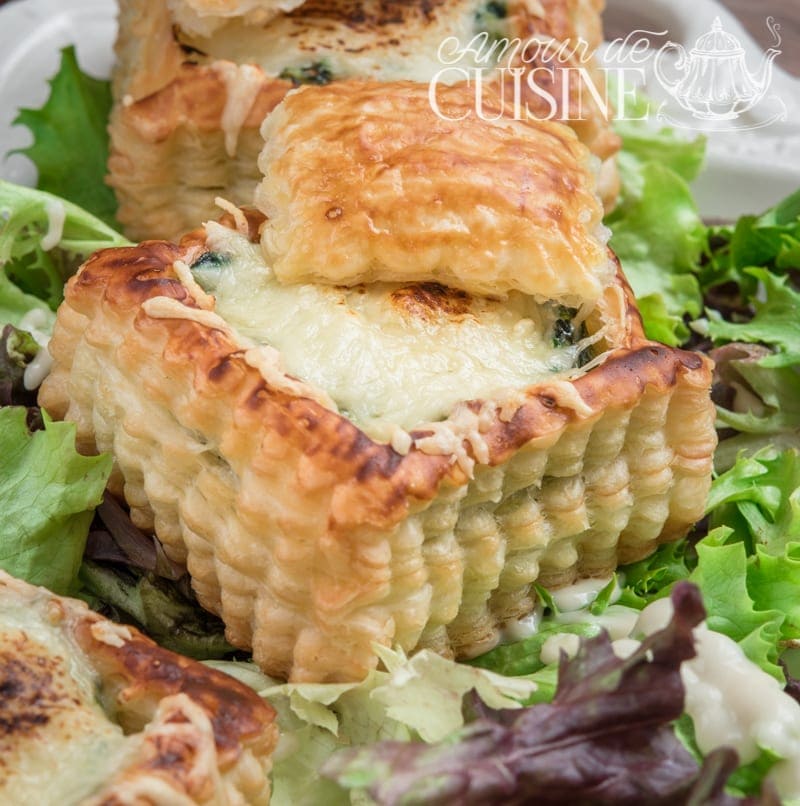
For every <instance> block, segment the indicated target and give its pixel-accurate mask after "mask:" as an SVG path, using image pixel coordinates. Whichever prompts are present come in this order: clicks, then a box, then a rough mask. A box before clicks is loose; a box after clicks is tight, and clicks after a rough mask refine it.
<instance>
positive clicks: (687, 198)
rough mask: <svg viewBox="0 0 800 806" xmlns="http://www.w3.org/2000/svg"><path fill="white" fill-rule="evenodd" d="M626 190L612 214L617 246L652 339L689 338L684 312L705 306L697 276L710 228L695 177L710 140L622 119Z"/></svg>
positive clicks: (677, 341)
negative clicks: (699, 209)
mask: <svg viewBox="0 0 800 806" xmlns="http://www.w3.org/2000/svg"><path fill="white" fill-rule="evenodd" d="M616 128H617V131H618V133H619V134H620V135H621V137H622V141H623V149H622V151H621V152H620V155H619V168H620V177H621V181H622V189H621V193H620V200H619V203H618V205H617V207H616V209H615V210H614V211H613V212H612V213H611V214H610V215H609V216H608V217H607V218H606V224H607V225H608V226H609V227H610V228H611V232H612V237H611V246H612V248H613V249H614V251H615V252H616V253H617V256H618V257H619V259H620V261H621V263H622V268H623V270H624V271H625V276H626V277H627V278H628V281H629V282H630V284H631V286H632V288H633V291H634V293H635V294H636V297H637V300H638V302H639V309H640V312H641V314H642V317H643V319H644V324H645V330H646V332H647V335H648V336H649V337H650V338H653V339H656V340H658V341H661V342H664V343H665V344H670V345H673V346H674V345H678V344H680V343H682V342H684V341H685V340H686V339H687V338H688V336H689V330H688V327H687V326H686V324H685V322H684V318H685V317H687V316H688V317H691V318H695V317H697V316H699V315H700V312H701V310H702V296H701V294H700V285H699V283H698V279H697V276H696V272H697V270H698V268H699V263H700V258H701V255H702V254H703V252H704V251H705V248H706V242H707V233H706V228H705V226H704V225H703V222H702V221H701V220H700V217H699V215H698V212H697V207H696V205H695V202H694V199H693V197H692V193H691V191H690V189H689V186H688V184H687V183H688V182H689V181H691V180H692V179H693V178H694V177H695V176H696V175H697V174H698V172H699V171H700V169H701V167H702V164H703V160H704V157H705V140H704V139H703V138H702V137H698V138H697V139H695V140H686V139H684V138H682V137H681V136H679V135H678V134H677V133H675V132H674V131H672V130H670V129H666V128H665V129H660V130H654V129H652V128H650V127H649V126H648V125H647V124H646V123H645V122H636V121H620V122H618V123H617V124H616Z"/></svg>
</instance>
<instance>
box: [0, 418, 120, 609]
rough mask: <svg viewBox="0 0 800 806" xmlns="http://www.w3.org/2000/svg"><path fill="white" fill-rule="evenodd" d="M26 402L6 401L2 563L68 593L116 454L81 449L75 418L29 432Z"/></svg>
mask: <svg viewBox="0 0 800 806" xmlns="http://www.w3.org/2000/svg"><path fill="white" fill-rule="evenodd" d="M26 416H27V410H26V409H25V408H24V407H20V406H7V407H3V408H0V513H2V514H1V515H0V567H2V568H3V569H4V570H6V571H8V573H10V574H12V575H13V576H16V577H19V578H20V579H24V580H26V581H28V582H31V583H33V584H35V585H44V586H45V587H47V588H50V590H52V591H54V592H56V593H60V594H64V593H70V592H74V591H75V588H76V580H77V573H78V568H79V567H80V564H81V557H82V555H83V549H84V546H85V544H86V536H87V533H88V530H89V524H90V522H91V520H92V513H93V511H94V508H95V507H96V506H97V505H98V504H99V503H100V500H101V498H102V495H103V489H104V488H105V485H106V481H107V480H108V476H109V474H110V472H111V457H109V456H81V455H80V454H79V453H78V452H77V451H76V450H75V425H74V424H72V423H60V422H53V421H52V420H50V418H49V417H47V415H46V414H45V415H44V429H43V430H40V431H34V432H31V431H29V430H28V426H27V424H26Z"/></svg>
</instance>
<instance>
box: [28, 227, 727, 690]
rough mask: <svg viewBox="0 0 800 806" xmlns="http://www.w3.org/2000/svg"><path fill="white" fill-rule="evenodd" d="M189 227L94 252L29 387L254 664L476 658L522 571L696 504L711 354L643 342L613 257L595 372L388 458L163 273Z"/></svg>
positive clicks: (661, 524)
mask: <svg viewBox="0 0 800 806" xmlns="http://www.w3.org/2000/svg"><path fill="white" fill-rule="evenodd" d="M259 223H260V221H259V220H258V219H256V218H252V217H251V219H250V227H251V237H253V238H255V237H257V228H258V225H259ZM204 242H205V233H204V231H202V230H201V231H198V232H196V233H194V234H193V235H191V236H189V237H187V238H186V239H185V240H184V241H183V243H182V244H181V245H180V246H176V245H172V244H168V243H164V242H147V243H144V244H142V245H141V246H139V247H137V248H133V249H116V250H107V251H104V252H101V253H98V254H97V255H95V256H94V257H93V258H91V259H90V260H89V261H88V262H87V263H86V264H85V265H84V267H83V268H82V270H81V272H80V273H79V274H78V276H77V277H75V278H73V279H72V280H70V282H69V284H68V286H67V290H66V301H65V303H64V304H63V305H62V307H61V309H60V311H59V314H58V322H57V325H56V330H55V334H54V337H53V341H52V342H51V351H52V353H53V357H54V359H55V366H54V370H53V373H52V374H51V375H50V377H49V378H48V379H47V380H46V382H45V384H44V386H43V387H42V390H41V393H40V403H41V404H42V405H43V406H44V407H45V408H47V410H48V411H50V412H51V413H52V414H54V415H55V416H57V417H64V418H67V419H70V420H73V421H75V422H76V423H77V427H78V437H79V440H81V445H82V448H83V450H86V451H93V450H112V451H113V453H114V455H115V459H116V463H117V473H116V476H115V480H116V482H115V483H116V485H117V491H118V492H120V493H123V492H124V494H125V496H126V498H127V500H128V502H129V503H130V505H131V509H132V515H133V517H134V518H135V519H136V520H137V521H138V523H140V524H141V525H142V526H144V527H152V526H155V528H156V531H157V533H158V534H159V536H160V538H161V540H162V542H163V543H164V544H165V546H166V548H167V550H168V552H169V553H170V554H171V556H173V557H175V558H177V559H182V560H186V561H187V563H188V567H189V571H190V573H191V575H192V578H193V585H194V588H195V590H196V592H197V595H198V598H199V599H200V601H201V603H202V604H203V605H204V606H205V607H207V608H209V609H211V610H213V611H215V612H217V613H219V614H220V615H221V616H222V618H223V619H224V621H225V623H226V626H227V635H228V639H229V640H230V641H232V642H233V643H234V644H235V645H237V646H242V647H252V649H253V652H254V657H255V660H256V661H257V662H258V663H259V664H260V665H261V666H262V667H263V668H264V669H265V670H267V671H268V672H269V673H272V674H276V675H281V676H288V677H290V678H291V679H293V680H317V681H320V680H355V679H359V678H361V677H363V675H364V674H365V673H366V671H367V670H368V669H369V668H371V667H374V665H375V663H376V658H375V655H374V652H373V650H372V642H374V641H377V642H379V643H382V644H385V645H390V644H398V645H400V646H402V647H403V648H405V649H406V650H412V649H414V648H415V647H421V646H429V647H433V648H435V649H437V650H438V651H441V652H444V653H450V654H453V653H454V654H456V655H458V656H461V657H463V656H469V655H472V654H476V653H478V652H480V651H481V650H485V649H486V648H488V647H490V646H491V645H493V643H495V642H496V641H497V638H498V627H499V625H501V624H502V623H503V622H504V621H505V620H507V619H509V618H514V617H518V616H520V615H522V614H524V613H526V612H529V610H530V609H531V608H532V606H533V597H534V594H533V592H532V588H531V583H532V582H533V581H534V580H536V581H538V582H540V583H541V584H544V585H550V586H553V585H563V584H567V583H569V582H572V581H573V580H574V579H575V578H576V577H579V576H601V575H605V574H609V573H610V572H611V571H612V570H613V569H614V568H615V567H616V565H617V564H618V563H621V562H630V561H633V560H637V559H640V558H642V557H644V556H646V555H647V554H649V553H650V552H651V551H653V550H654V548H655V547H656V546H657V545H658V544H659V543H660V542H662V541H666V540H671V539H675V538H677V537H679V536H681V535H682V534H683V533H685V531H686V529H687V528H688V527H689V526H690V525H691V524H692V523H694V522H695V521H696V519H697V518H698V517H700V516H701V515H702V512H703V509H704V506H705V498H706V494H707V491H708V488H709V484H710V474H711V462H712V454H713V451H714V447H715V444H716V434H715V430H714V407H713V405H712V403H711V401H710V398H709V386H710V380H711V373H710V368H709V362H708V361H707V360H706V359H705V358H704V357H702V356H700V355H696V354H693V353H687V352H682V351H679V350H672V349H669V348H667V347H664V346H663V345H660V344H656V343H653V342H649V341H647V340H646V339H645V338H644V336H643V332H642V326H641V321H640V319H639V316H638V313H637V312H636V308H635V306H634V302H633V298H632V295H631V293H630V289H629V288H628V286H627V284H626V283H625V281H624V278H623V277H622V275H621V273H620V274H618V275H617V278H616V280H615V281H614V282H613V283H612V284H611V285H610V286H609V288H608V289H607V290H606V293H605V295H604V297H603V299H602V300H601V303H600V305H599V307H598V310H597V312H596V313H595V314H594V315H593V318H592V320H590V321H589V327H590V330H592V331H595V330H597V329H598V328H599V327H600V326H601V325H602V324H605V325H606V326H607V327H608V328H609V330H608V333H607V336H606V340H607V342H608V344H607V345H606V346H607V347H609V348H610V349H611V350H612V352H611V353H610V354H609V356H608V358H607V359H606V361H605V362H604V363H603V364H602V365H601V366H599V367H596V368H595V369H592V370H591V371H588V372H586V373H585V374H583V375H580V376H579V377H577V378H576V379H575V380H573V381H571V382H565V381H563V382H552V383H543V384H538V385H535V386H532V387H530V388H529V389H526V390H523V391H521V392H520V395H519V397H518V399H516V401H510V402H509V401H505V402H504V403H503V404H502V405H501V404H500V403H497V402H494V401H491V400H484V401H481V400H477V401H471V402H467V403H465V404H463V405H462V406H460V407H458V409H457V411H455V412H454V414H453V415H452V416H451V417H450V418H449V420H447V421H445V422H444V423H442V424H435V425H431V426H425V427H423V428H421V429H417V430H415V431H412V432H411V438H412V441H413V445H412V447H411V449H410V450H409V451H408V452H407V453H406V454H401V453H398V452H397V451H396V450H395V449H393V448H392V447H391V446H390V445H386V444H379V443H376V442H374V441H373V440H371V439H370V438H369V437H367V436H366V435H365V434H364V433H363V432H361V431H360V430H359V429H358V428H357V427H356V426H355V425H353V424H352V423H351V422H350V421H349V420H347V419H346V418H345V417H343V416H341V415H339V414H337V413H336V412H334V411H331V410H329V409H327V408H324V407H323V406H321V405H320V404H318V403H316V402H314V401H313V400H311V399H309V398H307V397H302V396H300V395H296V394H292V393H290V392H288V391H285V385H284V384H281V383H275V382H274V381H272V382H267V381H265V379H264V377H263V376H262V374H261V373H260V371H259V370H257V369H255V368H254V367H253V366H251V364H250V363H248V362H247V360H246V355H247V348H246V347H243V346H242V344H241V343H240V341H239V340H238V338H237V336H236V334H234V333H232V332H231V331H230V330H229V329H228V328H227V327H226V325H225V323H224V322H222V321H221V320H219V319H215V318H214V316H213V312H212V311H207V310H202V309H201V308H200V304H199V303H198V302H196V301H195V300H194V299H193V298H192V294H191V292H190V289H188V288H187V287H186V286H184V285H183V284H182V283H181V282H180V281H179V280H178V278H177V276H176V274H175V272H174V269H173V264H174V262H175V261H176V260H178V259H180V260H183V261H185V262H186V263H188V264H191V263H192V262H193V261H194V260H195V259H197V258H198V257H199V256H200V255H201V254H202V253H203V252H204V251H205V245H204ZM158 298H161V299H158ZM164 298H167V299H166V300H165V299H164ZM465 459H466V461H464V460H465ZM470 471H472V472H471V477H470Z"/></svg>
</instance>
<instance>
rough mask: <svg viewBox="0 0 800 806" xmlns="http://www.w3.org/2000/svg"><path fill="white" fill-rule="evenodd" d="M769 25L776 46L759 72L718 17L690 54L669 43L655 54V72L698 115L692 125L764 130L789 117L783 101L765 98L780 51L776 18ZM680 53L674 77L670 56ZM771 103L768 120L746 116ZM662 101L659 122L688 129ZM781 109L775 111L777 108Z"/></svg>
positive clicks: (681, 103) (778, 28) (681, 104)
mask: <svg viewBox="0 0 800 806" xmlns="http://www.w3.org/2000/svg"><path fill="white" fill-rule="evenodd" d="M767 27H768V29H769V31H770V33H771V34H772V36H773V39H774V43H773V46H772V47H770V48H769V50H767V52H766V53H764V54H763V56H762V59H761V64H760V66H759V68H758V70H757V71H756V72H755V73H753V72H751V71H750V69H749V68H748V65H747V60H746V57H745V51H744V48H743V47H742V45H741V43H740V42H739V40H738V39H737V38H736V37H735V36H733V34H730V33H728V32H727V31H725V30H724V29H723V27H722V22H721V20H720V18H719V17H717V18H716V19H715V20H714V22H713V24H712V26H711V30H710V31H708V32H707V33H705V34H703V35H702V36H701V37H699V38H698V40H697V42H696V43H695V46H694V47H693V48H692V50H691V51H690V52H689V53H687V52H686V50H685V49H684V47H683V46H682V45H679V44H676V43H674V42H668V43H667V44H666V45H664V46H663V47H662V48H661V49H660V50H659V51H658V53H657V54H656V57H655V60H654V62H653V69H654V72H655V76H656V78H657V80H658V82H659V83H660V84H661V86H662V87H663V88H664V90H666V92H668V93H669V94H670V95H671V96H672V98H674V99H675V101H677V102H678V104H679V105H680V106H681V108H682V109H684V110H685V111H686V112H689V113H690V114H691V116H692V118H693V119H694V122H693V123H692V124H691V128H698V129H706V128H707V129H713V130H714V131H720V130H723V131H724V130H734V129H736V130H743V129H753V128H762V127H764V126H768V125H769V124H771V123H774V122H775V121H776V120H779V119H785V118H786V107H785V106H784V105H783V103H782V101H780V99H778V98H775V97H774V96H769V97H768V96H767V92H768V91H769V87H770V83H771V81H772V66H773V63H774V61H775V59H776V58H777V57H778V56H779V55H780V54H781V52H782V51H780V50H778V46H779V45H780V44H781V36H780V33H779V32H780V25H778V24H777V23H776V22H775V20H774V18H773V17H769V18H768V19H767ZM670 53H673V54H674V53H677V56H678V59H677V62H675V64H674V69H673V71H672V72H673V73H674V74H673V75H669V74H668V71H667V69H666V66H665V59H666V56H667V54H670ZM762 102H764V106H767V105H768V104H767V102H769V105H770V106H771V109H772V114H771V116H770V115H769V113H767V118H766V119H765V118H764V115H763V114H762V115H761V116H760V120H756V121H755V122H754V121H753V119H752V118H750V119H747V118H744V119H743V117H742V116H743V115H745V113H747V112H750V111H751V110H755V108H756V107H758V106H759V104H762ZM668 104H669V102H666V101H665V102H664V103H663V104H662V105H661V108H660V109H659V112H658V116H659V119H661V120H666V121H667V122H669V123H671V124H673V125H677V126H683V127H684V128H687V124H686V123H685V122H681V121H679V120H675V119H672V117H671V116H670V115H669V114H668V113H667V111H666V108H667V106H668ZM776 109H777V111H775V110H776Z"/></svg>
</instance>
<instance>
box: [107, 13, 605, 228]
mask: <svg viewBox="0 0 800 806" xmlns="http://www.w3.org/2000/svg"><path fill="white" fill-rule="evenodd" d="M490 7H491V8H496V9H505V10H504V12H503V14H504V15H503V16H501V17H497V18H492V17H491V14H490V15H489V16H488V17H487V13H488V12H487V9H488V8H490ZM601 9H602V2H600V1H599V0H578V1H577V2H573V1H572V0H569V1H568V0H545V2H539V0H511V1H510V2H509V3H507V4H505V5H504V4H503V3H487V2H485V0H433V1H432V2H424V3H423V2H416V1H415V2H399V0H398V1H397V2H385V1H384V0H363V1H362V2H357V1H356V0H334V2H315V1H314V0H308V1H307V2H306V3H304V4H303V5H302V6H301V7H300V8H298V9H296V10H295V11H294V12H292V13H290V14H280V15H278V16H277V17H276V18H274V19H273V20H271V21H270V22H268V23H266V24H264V25H248V24H245V22H243V21H241V20H230V21H228V22H227V23H225V25H223V26H222V27H221V28H219V29H218V30H216V31H215V32H214V33H213V35H211V36H207V37H197V36H191V35H188V34H187V33H186V32H185V31H183V30H181V27H180V25H178V24H176V20H175V18H174V15H173V14H172V13H171V12H170V10H169V8H168V7H167V5H166V4H165V3H163V2H160V0H122V2H121V3H120V26H119V38H118V40H117V44H116V51H117V64H116V66H115V69H114V75H113V92H114V99H115V105H114V110H113V113H112V118H111V127H110V132H111V157H110V161H109V182H110V184H111V185H112V186H113V187H114V189H115V192H116V194H117V198H118V200H119V204H120V210H119V216H118V217H119V220H120V221H121V222H122V224H123V225H124V228H125V231H126V233H127V234H128V236H129V237H131V238H134V239H141V238H147V237H166V238H178V237H180V235H181V234H182V233H184V232H186V231H187V230H189V229H191V228H192V227H194V226H196V223H197V222H198V221H202V220H204V219H207V218H210V217H212V216H213V215H214V214H215V213H214V198H215V197H216V196H219V195H221V196H224V197H225V198H227V199H229V200H231V201H233V202H234V203H236V204H252V198H253V196H252V194H253V190H254V188H255V185H256V183H257V181H258V180H259V178H260V174H259V173H258V171H257V168H256V160H257V157H258V153H259V151H260V150H261V147H262V145H263V144H262V142H261V139H260V136H259V133H258V128H259V125H260V124H261V121H262V120H263V118H264V116H265V115H266V114H268V113H269V112H270V111H271V109H272V108H274V106H275V105H276V104H277V103H278V102H279V101H280V99H281V97H282V96H283V95H284V94H285V93H286V92H287V91H288V90H289V89H291V88H292V87H293V86H295V85H296V84H297V83H302V82H310V83H325V82H328V81H338V80H342V79H347V78H370V79H376V80H389V81H395V80H400V79H412V80H415V81H421V82H423V83H427V82H428V81H430V80H431V79H432V78H433V77H434V76H436V75H437V74H439V72H440V71H442V69H443V63H442V61H441V60H440V57H439V49H440V46H441V45H442V43H443V41H444V40H445V39H447V38H448V37H455V38H456V39H458V41H459V42H460V43H461V45H462V47H463V48H464V49H465V51H466V55H464V57H463V58H462V59H461V62H460V63H461V64H462V65H463V66H464V68H465V69H471V68H473V67H475V66H477V65H478V62H477V61H476V59H477V57H476V56H474V51H475V48H476V47H477V46H473V48H472V50H470V49H469V48H468V47H467V46H468V45H469V44H470V42H471V37H473V36H474V33H475V30H476V25H478V20H480V21H481V26H483V27H488V28H491V29H492V30H493V31H494V29H495V28H497V30H498V31H499V32H501V33H503V34H505V35H507V36H508V37H510V38H511V39H513V38H515V37H518V38H520V39H522V40H524V41H528V40H529V39H530V38H531V37H538V38H541V39H542V41H549V40H550V39H555V40H557V41H558V42H561V43H566V47H565V49H563V50H562V51H561V52H560V53H561V54H562V55H560V56H559V60H558V62H557V64H556V62H554V61H553V60H552V59H550V60H548V58H547V56H546V54H547V53H548V52H552V51H553V48H550V51H548V50H547V49H546V48H544V47H543V48H541V49H537V48H531V49H530V50H529V51H528V55H530V54H531V53H534V54H539V57H537V58H538V61H537V59H533V60H532V61H530V62H525V63H520V64H515V63H514V60H513V59H510V57H509V61H511V63H512V64H515V66H517V67H521V68H522V69H523V72H524V73H525V75H524V76H523V78H522V79H521V80H520V82H519V88H520V89H521V92H517V90H515V89H514V87H513V86H509V87H505V88H503V89H502V91H503V92H504V93H505V98H506V106H508V107H510V108H513V103H514V98H515V97H516V95H520V100H521V101H522V102H524V104H527V106H528V107H529V108H530V110H531V113H532V114H533V115H534V116H538V117H542V116H546V115H548V114H550V111H549V110H548V109H547V108H546V102H545V101H544V100H543V99H542V98H541V97H540V96H539V95H537V94H536V92H534V91H532V90H531V89H530V87H529V86H528V82H527V74H528V73H531V72H532V73H533V75H534V79H535V81H534V83H536V84H541V85H542V86H544V87H545V88H546V89H547V90H548V92H550V93H551V94H552V95H553V97H554V99H555V102H556V107H557V108H556V110H555V113H554V115H555V119H562V118H569V125H570V126H572V127H573V128H574V129H575V131H576V132H577V133H578V134H579V137H580V139H581V141H582V142H584V143H585V144H586V145H587V146H588V147H589V148H590V150H591V151H592V153H593V154H595V155H596V156H597V157H598V158H599V159H600V160H601V161H603V170H602V174H601V184H600V194H601V196H602V198H603V201H604V203H605V204H606V206H607V207H610V206H612V205H613V201H614V199H615V197H616V193H617V185H618V177H617V172H616V164H615V160H614V155H615V154H616V152H617V150H618V149H619V138H618V137H617V136H616V135H615V134H614V132H613V131H612V129H611V125H610V122H609V116H610V114H612V113H613V110H611V109H610V107H609V108H607V109H604V108H603V107H602V106H601V105H599V104H598V103H597V101H596V99H595V98H594V96H593V94H592V93H591V92H589V91H587V89H586V87H585V86H583V87H582V86H581V82H580V81H577V80H572V81H570V82H569V85H568V87H567V88H566V90H565V89H564V87H563V86H562V85H561V83H560V82H562V80H563V76H564V75H565V74H564V73H563V71H562V70H561V68H562V67H571V68H575V69H578V68H580V69H582V70H583V71H584V72H585V75H586V76H587V77H589V78H590V79H591V81H592V83H593V84H594V86H595V87H596V89H597V91H598V92H599V93H600V95H601V96H602V95H604V94H605V79H604V76H603V75H602V73H601V72H600V71H599V69H598V65H597V61H596V59H595V57H594V51H595V50H596V48H597V47H598V45H599V44H600V42H601V41H602V29H601V23H600V11H601ZM479 27H480V26H479ZM579 39H581V40H583V41H585V43H586V47H585V49H584V48H582V47H578V43H579ZM573 51H574V52H573ZM584 52H585V53H586V56H584V55H583V54H584ZM470 53H473V55H472V56H471V55H470ZM521 58H522V57H521V56H520V57H519V60H518V61H521ZM561 59H565V61H563V62H562V61H561ZM484 64H485V62H484ZM556 67H557V68H558V69H552V68H556ZM460 80H462V79H461V78H460V77H459V75H458V74H452V73H448V74H446V75H443V76H442V81H443V83H453V82H457V81H460ZM509 80H510V79H509ZM512 83H513V82H512ZM500 85H501V81H500V80H499V78H498V79H497V80H495V81H493V82H487V91H490V92H500V91H501V86H500Z"/></svg>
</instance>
